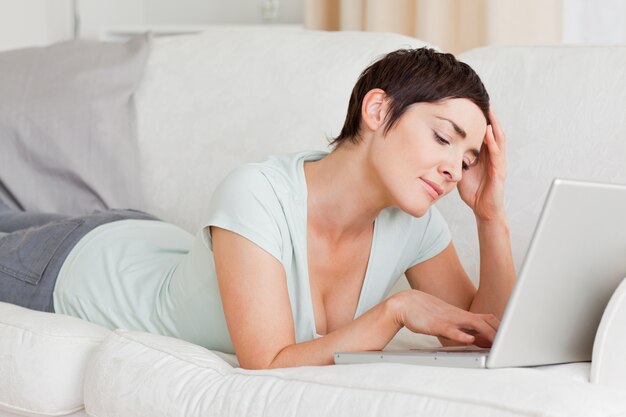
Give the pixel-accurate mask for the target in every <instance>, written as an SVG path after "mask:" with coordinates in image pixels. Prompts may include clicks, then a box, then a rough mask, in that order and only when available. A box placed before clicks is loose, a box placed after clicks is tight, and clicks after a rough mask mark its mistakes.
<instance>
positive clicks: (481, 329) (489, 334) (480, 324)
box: [464, 316, 496, 341]
mask: <svg viewBox="0 0 626 417" xmlns="http://www.w3.org/2000/svg"><path fill="white" fill-rule="evenodd" d="M464 327H466V328H467V329H469V330H475V331H477V332H478V333H480V334H481V335H482V336H484V337H486V338H487V339H489V341H493V339H495V337H496V329H494V328H493V327H491V325H490V324H489V323H487V322H486V321H485V320H484V319H483V318H482V317H481V316H478V317H476V318H475V319H473V320H472V321H471V322H470V323H468V325H467V326H464Z"/></svg>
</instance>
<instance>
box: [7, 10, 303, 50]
mask: <svg viewBox="0 0 626 417" xmlns="http://www.w3.org/2000/svg"><path fill="white" fill-rule="evenodd" d="M266 2H270V3H271V2H274V3H276V4H278V14H277V16H276V19H274V20H273V21H272V23H291V24H300V23H302V22H303V20H304V18H303V10H304V0H226V1H224V0H78V10H79V13H80V16H81V21H80V34H81V37H82V38H98V37H99V35H100V33H101V32H102V31H103V30H104V29H106V28H111V27H116V26H131V25H133V26H135V25H136V26H154V25H174V26H178V25H185V24H187V25H208V24H216V23H220V24H262V23H263V19H262V14H261V7H262V5H263V4H264V3H266ZM71 5H72V0H0V50H5V49H12V48H19V47H23V46H30V45H44V44H48V43H52V42H57V41H61V40H66V39H71V38H72V34H73V19H72V10H71V9H72V7H71Z"/></svg>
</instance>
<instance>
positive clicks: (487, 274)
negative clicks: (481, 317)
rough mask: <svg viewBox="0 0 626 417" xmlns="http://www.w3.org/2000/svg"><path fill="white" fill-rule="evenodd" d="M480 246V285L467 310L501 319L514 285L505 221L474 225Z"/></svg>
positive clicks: (507, 227) (480, 222) (508, 233)
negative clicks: (476, 227)
mask: <svg viewBox="0 0 626 417" xmlns="http://www.w3.org/2000/svg"><path fill="white" fill-rule="evenodd" d="M477 226H478V241H479V244H480V285H479V286H478V291H477V292H476V295H475V297H474V301H473V302H472V305H471V307H470V311H472V312H476V313H491V314H494V315H495V316H496V317H498V318H499V319H502V315H503V314H504V309H505V307H506V304H507V302H508V300H509V296H510V295H511V290H512V289H513V285H514V283H515V267H514V265H513V254H512V252H511V239H510V231H509V225H508V222H507V220H506V218H504V217H503V218H500V219H494V220H490V221H480V220H479V221H477Z"/></svg>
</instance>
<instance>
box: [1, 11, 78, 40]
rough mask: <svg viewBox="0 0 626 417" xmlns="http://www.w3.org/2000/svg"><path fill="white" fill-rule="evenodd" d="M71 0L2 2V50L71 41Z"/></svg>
mask: <svg viewBox="0 0 626 417" xmlns="http://www.w3.org/2000/svg"><path fill="white" fill-rule="evenodd" d="M70 5H71V0H0V50H3V49H13V48H20V47H24V46H30V45H44V44H48V43H51V42H56V41H60V40H64V39H68V38H70V37H71V35H72V31H71V21H72V16H71V7H70Z"/></svg>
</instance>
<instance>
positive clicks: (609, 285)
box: [335, 179, 626, 368]
mask: <svg viewBox="0 0 626 417" xmlns="http://www.w3.org/2000/svg"><path fill="white" fill-rule="evenodd" d="M624 277H626V185H612V184H600V183H592V182H581V181H571V180H563V179H555V180H554V181H553V182H552V186H551V187H550V191H549V193H548V196H547V198H546V201H545V203H544V206H543V210H542V212H541V216H540V218H539V221H538V222H537V226H536V228H535V233H534V235H533V238H532V241H531V243H530V246H529V248H528V252H527V253H526V258H525V259H524V263H523V265H522V269H521V270H520V273H519V275H518V278H517V282H516V284H515V288H514V289H513V293H512V294H511V298H510V300H509V303H508V304H507V307H506V310H505V312H504V317H503V318H502V322H501V323H500V328H499V330H498V333H497V334H496V338H495V340H494V342H493V345H492V347H491V349H481V348H476V347H465V346H464V347H454V348H436V349H415V350H409V351H395V352H394V351H377V352H372V351H368V352H336V353H335V363H337V364H347V363H370V362H400V363H409V364H418V365H432V366H450V367H466V368H503V367H513V366H537V365H548V364H557V363H567V362H584V361H590V360H591V354H592V348H593V341H594V337H595V334H596V330H597V328H598V325H599V323H600V319H601V318H602V313H603V312H604V308H605V306H606V304H607V303H608V301H609V299H610V297H611V295H612V294H613V291H614V290H615V289H616V288H617V286H618V284H619V283H620V282H621V280H622V279H623V278H624Z"/></svg>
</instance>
